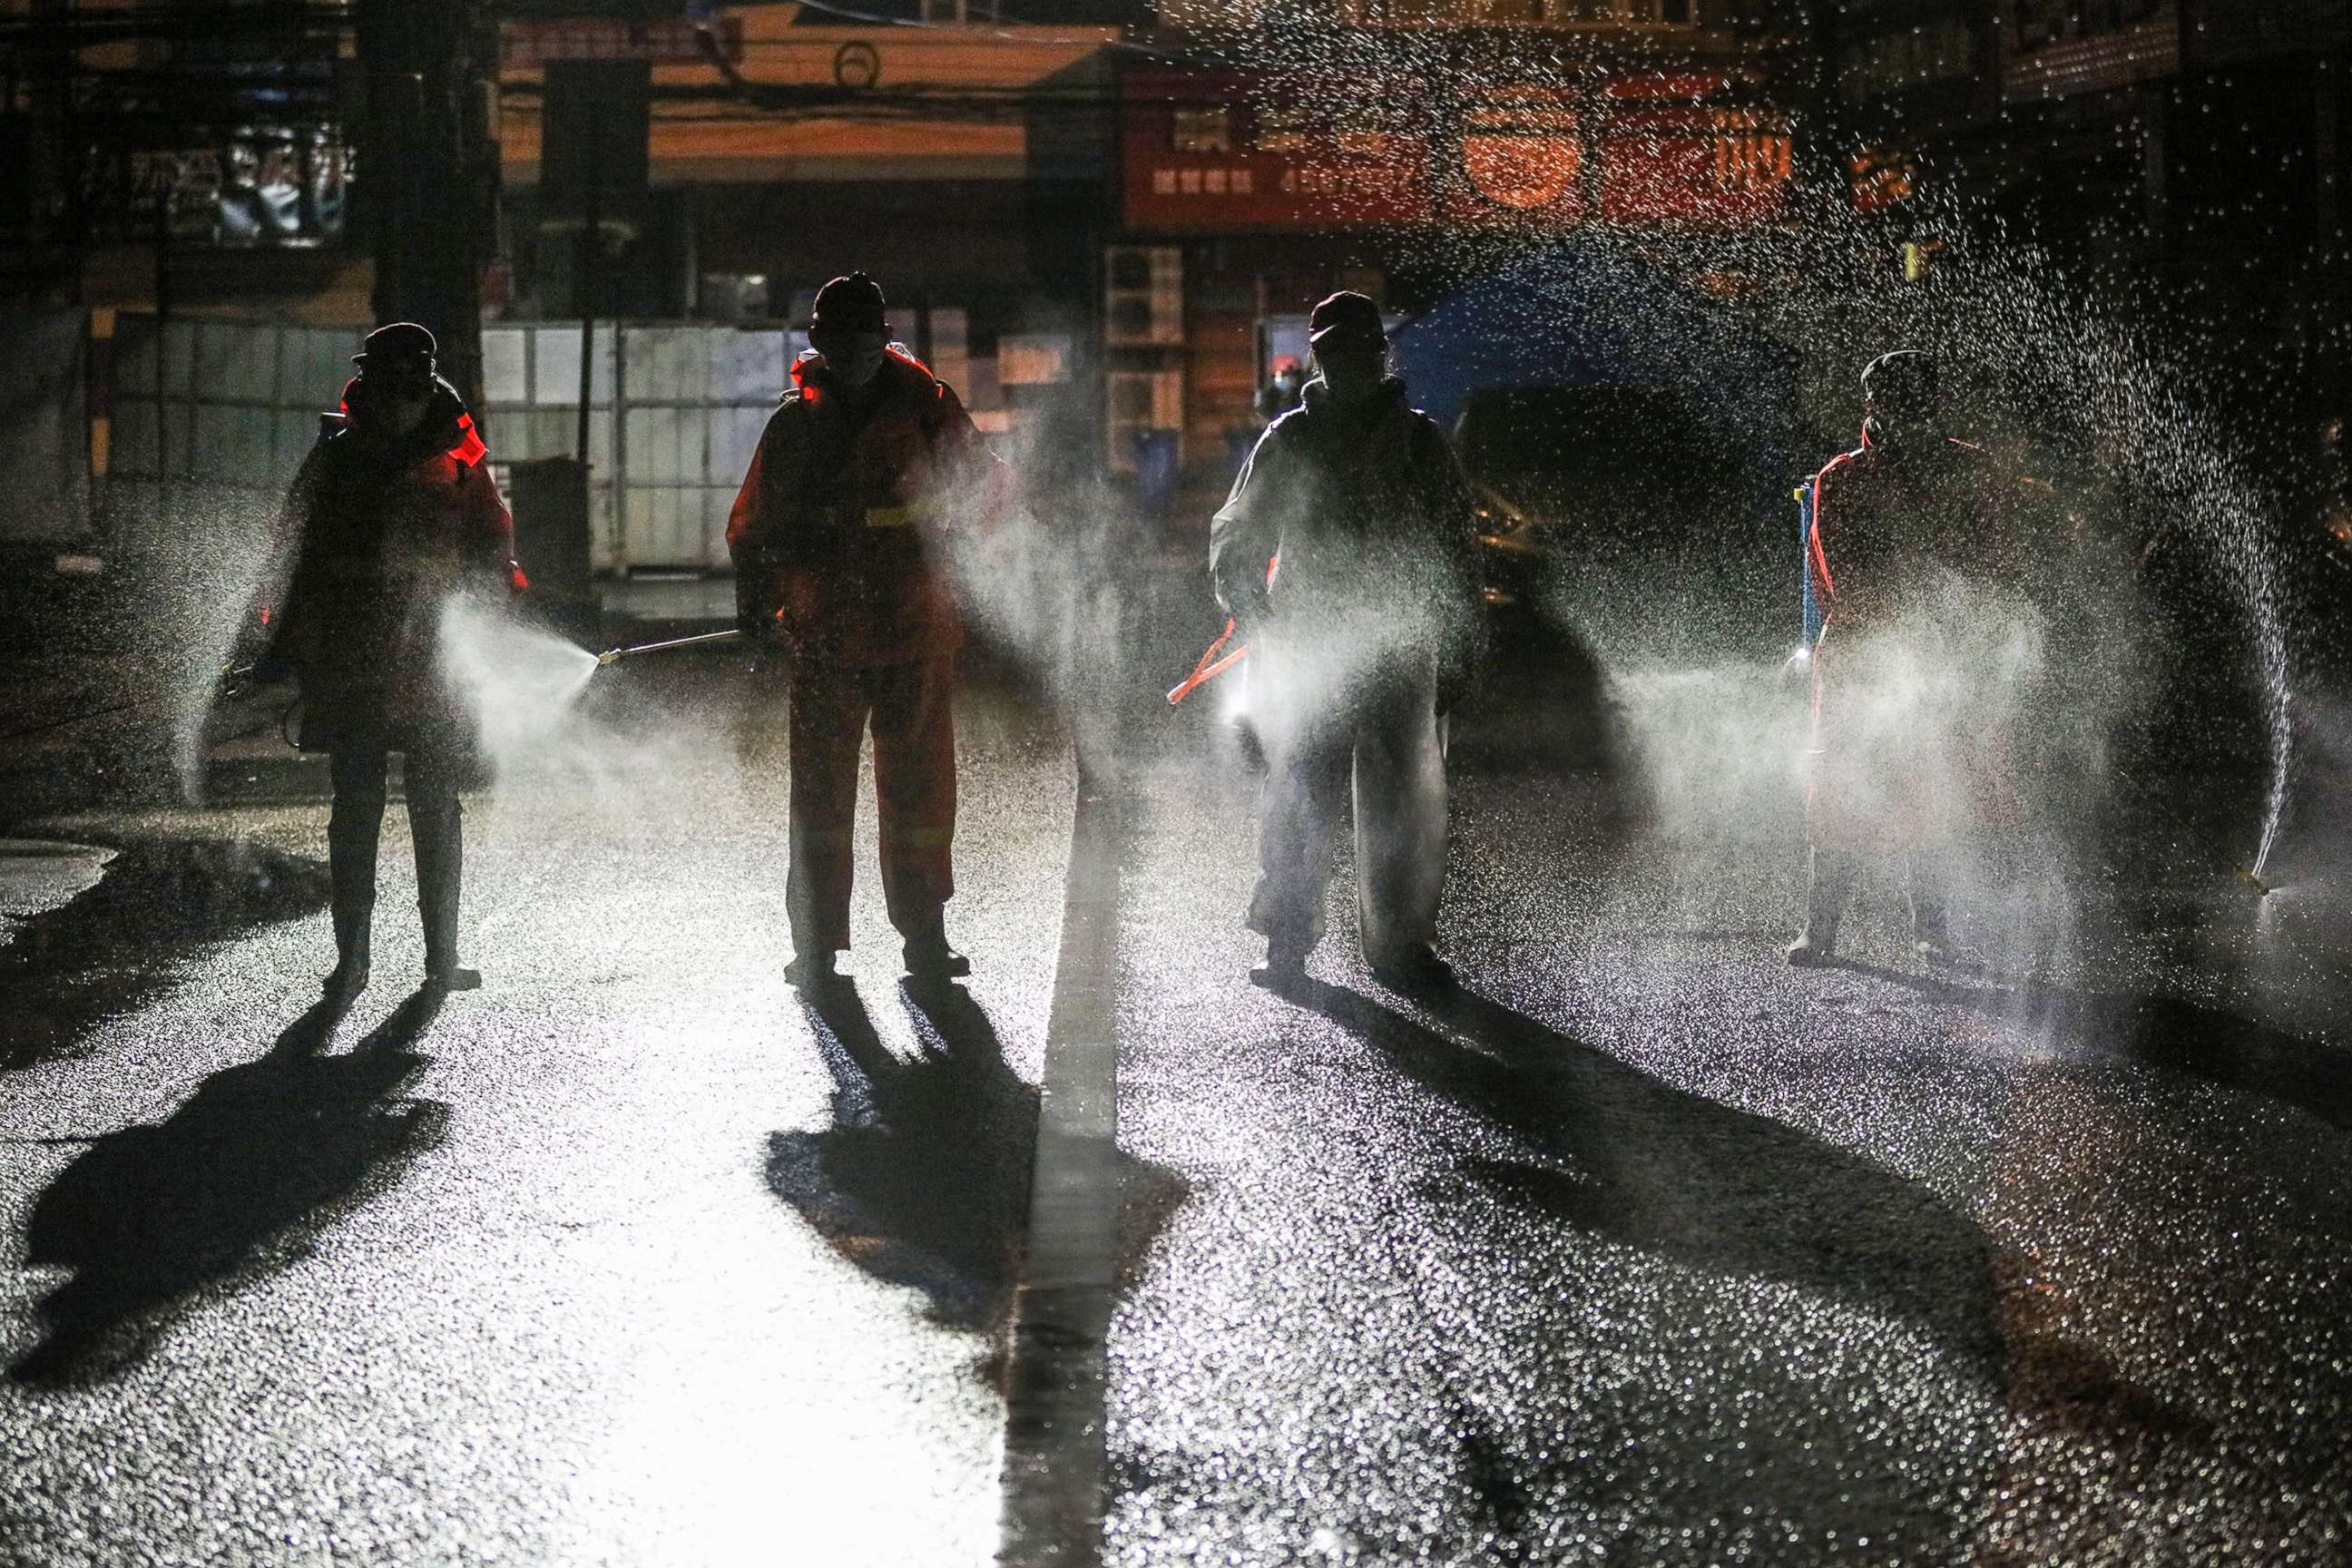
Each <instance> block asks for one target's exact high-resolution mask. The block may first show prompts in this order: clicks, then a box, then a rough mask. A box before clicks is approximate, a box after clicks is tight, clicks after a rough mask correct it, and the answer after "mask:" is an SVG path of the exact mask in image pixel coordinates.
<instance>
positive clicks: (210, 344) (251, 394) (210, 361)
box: [196, 321, 283, 405]
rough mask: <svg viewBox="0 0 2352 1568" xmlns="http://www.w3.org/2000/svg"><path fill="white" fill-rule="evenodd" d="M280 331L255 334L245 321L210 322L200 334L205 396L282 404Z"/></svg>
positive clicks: (225, 400) (233, 400)
mask: <svg viewBox="0 0 2352 1568" xmlns="http://www.w3.org/2000/svg"><path fill="white" fill-rule="evenodd" d="M282 335H283V334H282V333H281V332H280V331H277V330H266V331H253V330H251V329H250V328H249V327H248V326H247V323H245V322H242V321H206V322H205V323H203V324H202V325H201V326H200V327H199V328H198V330H197V332H196V342H197V354H196V358H197V363H198V365H199V367H200V369H201V371H202V374H203V376H204V390H205V394H208V395H213V396H215V397H218V398H219V399H221V400H222V401H224V402H228V403H258V404H263V405H269V404H274V403H275V402H277V400H278V341H279V339H280V337H281V336H282Z"/></svg>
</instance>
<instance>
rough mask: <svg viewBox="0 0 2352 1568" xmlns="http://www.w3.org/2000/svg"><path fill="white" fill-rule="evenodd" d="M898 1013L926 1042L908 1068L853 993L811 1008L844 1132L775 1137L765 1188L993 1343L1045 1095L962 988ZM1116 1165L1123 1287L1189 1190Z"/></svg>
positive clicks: (949, 987)
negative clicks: (1008, 1055) (1010, 1058)
mask: <svg viewBox="0 0 2352 1568" xmlns="http://www.w3.org/2000/svg"><path fill="white" fill-rule="evenodd" d="M899 998H900V1001H901V1002H902V1003H903V1005H905V1006H906V1008H907V1011H908V1015H909V1016H910V1017H911V1018H912V1019H913V1021H914V1025H915V1032H916V1036H917V1037H918V1039H919V1041H920V1042H921V1048H920V1050H919V1052H918V1054H917V1055H916V1056H914V1057H913V1058H900V1057H898V1056H896V1055H894V1054H893V1053H892V1052H891V1051H890V1049H889V1047H887V1046H885V1045H884V1044H883V1043H882V1041H881V1039H880V1037H878V1036H877V1034H876V1032H875V1028H874V1023H873V1019H872V1017H871V1016H869V1015H868V1014H867V1012H866V1005H865V1003H864V1002H863V1001H861V1000H860V999H859V998H858V996H857V994H856V991H855V990H854V989H852V988H851V987H850V986H848V985H846V984H845V985H842V986H840V987H838V988H836V989H835V990H834V991H831V992H827V993H824V994H819V995H816V996H814V997H812V996H806V995H804V996H803V997H802V998H801V1006H802V1008H803V1012H804V1013H805V1014H806V1015H807V1017H808V1020H809V1025H810V1027H811V1029H812V1031H813V1032H814V1035H815V1037H816V1041H817V1048H818V1050H819V1051H820V1052H821V1053H822V1054H823V1055H824V1061H825V1066H826V1067H827V1068H829V1069H830V1070H831V1072H832V1074H833V1078H834V1085H835V1087H834V1094H833V1123H832V1125H831V1126H828V1127H825V1128H824V1129H821V1130H819V1131H793V1132H773V1133H771V1134H769V1137H768V1149H767V1180H768V1186H769V1188H770V1190H771V1191H772V1192H773V1193H775V1194H776V1195H777V1196H778V1197H780V1198H782V1199H783V1200H784V1202H786V1203H788V1204H790V1205H792V1206H793V1208H794V1209H795V1210H797V1211H798V1212H799V1213H800V1215H801V1216H802V1217H803V1219H805V1220H806V1221H807V1222H808V1224H809V1226H811V1227H812V1228H813V1229H814V1230H815V1231H816V1232H817V1234H818V1235H820V1236H822V1237H824V1238H825V1240H826V1241H827V1242H828V1243H830V1244H831V1245H832V1246H833V1247H834V1249H835V1251H837V1252H838V1253H840V1254H841V1256H842V1257H844V1258H847V1259H849V1260H850V1261H851V1262H853V1263H855V1264H856V1265H857V1267H858V1268H862V1269H864V1270H865V1271H866V1272H867V1273H869V1274H871V1275H873V1276H874V1277H875V1278H876V1279H883V1280H887V1281H888V1282H890V1283H892V1284H896V1285H905V1286H910V1287H912V1288H914V1289H917V1290H919V1291H920V1292H921V1293H922V1295H923V1297H924V1300H925V1307H926V1310H927V1313H928V1315H929V1317H930V1319H931V1321H934V1322H937V1323H940V1324H942V1325H944V1326H946V1327H950V1328H954V1329H960V1330H966V1331H975V1332H993V1331H996V1330H998V1329H1000V1328H1002V1327H1003V1325H1004V1323H1005V1321H1007V1319H1008V1317H1009V1315H1010V1312H1011V1310H1012V1306H1013V1294H1014V1291H1015V1289H1016V1288H1017V1287H1018V1286H1019V1284H1020V1282H1021V1263H1022V1258H1023V1256H1024V1248H1025V1247H1026V1245H1027V1242H1028V1225H1029V1198H1030V1187H1031V1175H1032V1173H1033V1170H1034V1165H1035V1161H1036V1148H1037V1112H1038V1092H1037V1089H1036V1088H1035V1086H1034V1085H1032V1084H1030V1083H1028V1082H1026V1081H1025V1080H1024V1079H1022V1078H1021V1076H1020V1075H1019V1074H1018V1073H1016V1072H1014V1071H1013V1068H1011V1067H1010V1066H1008V1065H1007V1064H1006V1062H1005V1060H1004V1050H1003V1045H1002V1044H1001V1043H1000V1042H999V1041H998V1039H997V1037H996V1029H995V1026H994V1025H993V1024H992V1023H991V1022H990V1021H989V1017H988V1015H987V1013H986V1012H985V1011H984V1010H983V1009H982V1007H981V1005H979V1004H978V1003H977V1002H975V1001H974V1000H973V999H972V998H971V994H969V993H968V992H966V991H965V990H964V989H963V988H962V987H961V986H960V985H954V984H945V983H930V984H926V983H922V982H918V981H913V980H908V981H904V982H902V983H901V984H900V988H899ZM1112 1158H1113V1160H1114V1161H1115V1169H1114V1170H1113V1171H1112V1172H1111V1173H1110V1176H1109V1179H1108V1187H1109V1189H1110V1190H1109V1191H1108V1192H1107V1193H1106V1194H1104V1196H1105V1199H1106V1201H1108V1202H1113V1203H1116V1204H1117V1205H1118V1210H1119V1215H1118V1219H1119V1229H1118V1247H1119V1263H1120V1275H1121V1279H1122V1282H1124V1281H1125V1280H1126V1279H1131V1278H1132V1274H1133V1269H1134V1267H1135V1265H1136V1263H1137V1261H1138V1260H1139V1258H1140V1257H1141V1256H1142V1254H1143V1253H1144V1251H1145V1250H1146V1249H1147V1248H1148V1247H1149V1246H1150V1242H1151V1240H1152V1238H1153V1237H1156V1236H1157V1235H1158V1234H1159V1232H1160V1228H1161V1227H1162V1226H1164V1225H1165V1224H1166V1222H1167V1219H1168V1217H1169V1215H1171V1214H1172V1213H1173V1212H1174V1210H1175V1209H1176V1207H1177V1206H1178V1205H1180V1204H1181V1202H1182V1201H1183V1199H1184V1197H1185V1196H1186V1194H1187V1191H1188V1189H1187V1188H1186V1186H1185V1184H1184V1182H1183V1181H1182V1179H1181V1177H1179V1176H1177V1175H1176V1174H1175V1173H1172V1172H1171V1171H1167V1170H1165V1169H1163V1168H1161V1167H1160V1166H1157V1165H1153V1164H1150V1163H1148V1162H1145V1161H1139V1160H1136V1159H1133V1158H1131V1157H1129V1156H1128V1155H1126V1154H1123V1153H1118V1152H1114V1153H1113V1155H1112Z"/></svg>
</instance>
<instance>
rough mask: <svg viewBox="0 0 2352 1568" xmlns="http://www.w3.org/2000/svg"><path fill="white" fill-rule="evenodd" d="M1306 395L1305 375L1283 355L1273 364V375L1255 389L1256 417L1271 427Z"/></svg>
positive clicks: (1292, 361) (1288, 357) (1295, 361)
mask: <svg viewBox="0 0 2352 1568" xmlns="http://www.w3.org/2000/svg"><path fill="white" fill-rule="evenodd" d="M1306 395H1307V376H1306V374H1305V373H1304V372H1303V371H1301V370H1300V369H1299V368H1298V362H1297V360H1295V359H1292V358H1291V357H1290V356H1289V355H1288V354H1285V355H1283V356H1282V357H1281V358H1280V359H1278V360H1276V361H1275V362H1274V374H1273V375H1272V376H1270V377H1269V378H1268V379H1267V380H1266V383H1265V385H1263V386H1261V387H1259V388H1258V389H1257V416H1258V417H1259V418H1261V419H1263V420H1265V422H1266V423H1267V424H1269V425H1271V424H1273V423H1274V422H1275V421H1276V420H1277V419H1279V418H1281V417H1282V416H1284V415H1286V414H1287V413H1289V412H1290V411H1291V410H1292V409H1294V408H1296V407H1297V406H1298V405H1299V403H1300V401H1301V400H1302V399H1303V398H1304V397H1305V396H1306Z"/></svg>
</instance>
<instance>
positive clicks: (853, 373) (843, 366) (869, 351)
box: [818, 332, 888, 386]
mask: <svg viewBox="0 0 2352 1568" xmlns="http://www.w3.org/2000/svg"><path fill="white" fill-rule="evenodd" d="M887 341H888V340H887V339H886V338H884V337H883V336H882V335H881V334H880V333H878V332H858V333H855V334H849V333H845V334H844V335H843V338H842V340H840V341H835V340H834V339H832V338H830V337H828V338H827V339H826V343H828V344H830V345H831V346H830V347H827V346H825V344H820V345H818V352H819V353H822V354H824V363H826V365H827V366H829V367H830V368H831V369H832V371H833V374H835V375H836V376H839V377H840V378H841V379H842V380H843V381H844V382H845V383H846V384H849V385H851V386H863V385H865V384H866V383H867V382H869V381H872V380H873V379H874V378H875V377H876V376H877V375H878V374H881V372H882V360H883V357H884V349H885V345H886V343H887Z"/></svg>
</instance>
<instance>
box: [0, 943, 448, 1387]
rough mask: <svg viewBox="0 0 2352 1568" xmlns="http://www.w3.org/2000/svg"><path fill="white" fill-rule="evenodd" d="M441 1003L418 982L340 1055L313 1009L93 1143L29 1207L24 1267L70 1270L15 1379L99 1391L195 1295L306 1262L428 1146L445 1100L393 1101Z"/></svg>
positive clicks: (413, 1068) (324, 1019)
mask: <svg viewBox="0 0 2352 1568" xmlns="http://www.w3.org/2000/svg"><path fill="white" fill-rule="evenodd" d="M439 1009H440V997H439V995H438V994H436V993H434V992H431V991H423V990H420V991H419V992H417V993H416V994H415V995H413V996H411V997H409V998H408V1000H407V1001H406V1002H404V1003H403V1004H402V1005H401V1006H400V1007H399V1008H398V1009H397V1010H396V1011H395V1012H394V1014H393V1015H392V1016H391V1017H390V1018H388V1019H386V1020H385V1021H384V1022H383V1024H382V1025H380V1026H377V1027H376V1028H375V1029H373V1031H371V1032H370V1033H369V1034H368V1035H367V1036H366V1037H364V1038H362V1040H360V1041H359V1043H358V1044H357V1045H356V1046H355V1047H353V1048H352V1050H351V1051H350V1052H348V1053H343V1054H336V1055H328V1054H325V1052H324V1047H326V1045H327V1043H328V1041H329V1039H330V1037H331V1035H332V1033H333V1030H334V1026H335V1023H336V1021H337V1014H336V1013H335V1011H334V1010H333V1009H331V1007H329V1006H328V1005H325V1004H320V1005H314V1006H313V1007H311V1008H310V1011H309V1012H306V1013H304V1014H303V1015H302V1016H300V1017H299V1018H297V1019H296V1020H295V1021H294V1022H293V1023H292V1024H291V1025H289V1026H288V1027H287V1028H286V1030H285V1031H284V1032H283V1033H281V1034H280V1035H279V1036H278V1040H277V1043H276V1044H275V1045H274V1046H273V1047H271V1048H270V1050H269V1052H268V1054H267V1055H265V1056H263V1057H261V1058H258V1059H257V1060H254V1061H249V1062H243V1063H240V1064H238V1065H237V1066H236V1067H232V1068H224V1069H222V1070H221V1071H219V1072H216V1073H215V1074H213V1075H212V1076H211V1077H210V1078H207V1079H205V1080H204V1082H203V1083H202V1084H200V1085H199V1086H198V1087H197V1089H196V1091H195V1093H194V1095H192V1096H190V1097H189V1099H188V1100H186V1102H185V1103H184V1104H183V1105H181V1107H180V1108H179V1109H178V1110H175V1111H173V1113H172V1115H171V1116H170V1118H168V1119H167V1120H165V1121H162V1122H160V1123H156V1124H153V1125H140V1126H135V1127H128V1128H125V1129H123V1130H122V1131H119V1132H112V1133H109V1134H108V1135H106V1136H105V1137H103V1138H100V1139H99V1140H97V1141H96V1142H93V1143H92V1144H91V1146H90V1147H89V1150H88V1151H87V1152H84V1153H83V1154H81V1155H80V1156H79V1158H78V1159H76V1160H75V1161H74V1162H73V1163H71V1164H70V1165H68V1166H67V1167H66V1168H65V1169H64V1170H63V1171H61V1172H59V1173H58V1176H57V1177H56V1179H55V1180H53V1181H52V1182H51V1183H50V1184H49V1185H48V1186H47V1189H46V1190H44V1191H43V1192H42V1193H41V1194H40V1196H39V1197H37V1199H35V1200H34V1203H33V1205H32V1211H31V1214H30V1216H29V1217H28V1219H27V1220H26V1227H25V1232H26V1234H25V1261H26V1264H27V1265H28V1266H31V1267H35V1268H66V1269H70V1270H71V1271H72V1277H71V1278H70V1279H67V1280H66V1281H65V1282H64V1283H63V1284H61V1285H59V1286H58V1288H57V1289H54V1290H52V1291H51V1292H50V1293H49V1294H48V1295H47V1297H46V1298H44V1299H43V1300H42V1302H41V1304H40V1313H41V1317H42V1320H43V1328H44V1332H43V1336H42V1338H41V1340H40V1341H39V1342H38V1343H37V1344H36V1345H34V1346H33V1348H32V1349H31V1350H29V1351H27V1352H25V1353H24V1354H23V1355H22V1356H20V1357H19V1358H18V1359H17V1361H16V1363H15V1364H14V1365H13V1366H11V1367H10V1368H9V1371H8V1375H9V1377H10V1378H11V1379H12V1380H14V1381H16V1382H18V1383H22V1384H45V1385H65V1386H73V1385H82V1384H94V1383H99V1382H103V1381H104V1380H106V1379H107V1378H110V1377H112V1376H115V1375H117V1374H119V1373H121V1372H123V1371H125V1370H127V1369H128V1368H130V1367H131V1366H133V1365H135V1364H136V1363H138V1362H139V1361H140V1360H142V1358H143V1357H144V1356H145V1354H146V1353H147V1352H148V1351H149V1349H150V1348H151V1347H152V1346H153V1345H154V1344H155V1343H156V1342H157V1341H158V1340H159V1339H160V1338H161V1337H162V1335H163V1333H164V1331H166V1330H167V1329H169V1328H170V1326H171V1325H172V1324H173V1322H174V1321H177V1320H178V1319H179V1318H180V1317H181V1316H183V1315H184V1313H185V1312H186V1311H188V1310H190V1309H192V1308H193V1307H194V1305H195V1304H196V1302H197V1301H198V1300H199V1299H200V1298H203V1297H205V1296H218V1295H220V1294H224V1293H226V1292H227V1291H229V1290H232V1289H236V1288H237V1287H238V1286H240V1285H242V1284H244V1283H245V1282H247V1281H249V1280H252V1279H258V1278H260V1277H262V1276H264V1275H267V1274H269V1273H271V1272H273V1271H275V1270H277V1269H278V1268H284V1267H286V1266H287V1265H288V1264H289V1263H293V1262H296V1261H298V1260H299V1259H300V1258H303V1257H305V1256H307V1255H308V1254H309V1252H310V1250H311V1248H312V1247H313V1245H314V1244H315V1243H316V1242H317V1240H318V1238H319V1237H320V1236H321V1235H323V1234H324V1233H325V1232H326V1230H327V1229H328V1228H329V1227H330V1226H332V1225H333V1224H334V1223H335V1221H336V1220H338V1219H340V1218H341V1217H342V1216H343V1215H346V1214H349V1213H351V1212H352V1210H354V1209H356V1208H358V1207H359V1206H360V1205H362V1204H364V1203H366V1202H367V1201H368V1200H369V1199H370V1198H372V1197H373V1196H375V1195H376V1194H379V1193H381V1192H383V1190H385V1189H386V1188H387V1187H389V1186H391V1185H392V1184H393V1183H394V1182H395V1181H396V1180H398V1178H399V1177H400V1175H401V1174H402V1173H403V1172H404V1170H405V1169H406V1167H407V1165H408V1164H409V1163H410V1162H411V1161H413V1160H415V1158H416V1157H417V1156H418V1155H419V1154H421V1153H423V1152H425V1151H427V1150H429V1149H431V1148H433V1147H435V1146H436V1144H437V1143H438V1142H440V1140H441V1137H442V1132H443V1128H444V1126H445V1125H446V1120H447V1110H446V1107H445V1106H443V1105H441V1104H439V1103H437V1102H436V1101H432V1100H410V1099H404V1098H401V1097H400V1096H401V1090H402V1089H403V1088H404V1086H405V1085H406V1084H408V1083H409V1082H410V1081H411V1080H412V1079H414V1078H415V1075H416V1074H417V1073H418V1072H419V1071H421V1070H422V1069H423V1068H425V1065H426V1063H427V1060H428V1058H425V1057H423V1056H420V1055H418V1054H417V1053H416V1052H415V1050H414V1048H413V1047H415V1044H416V1042H417V1041H418V1040H419V1039H420V1038H421V1037H423V1035H424V1033H425V1030H426V1029H427V1028H428V1027H430V1026H431V1025H432V1022H433V1019H434V1017H435V1016H436V1014H437V1013H438V1011H439Z"/></svg>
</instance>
